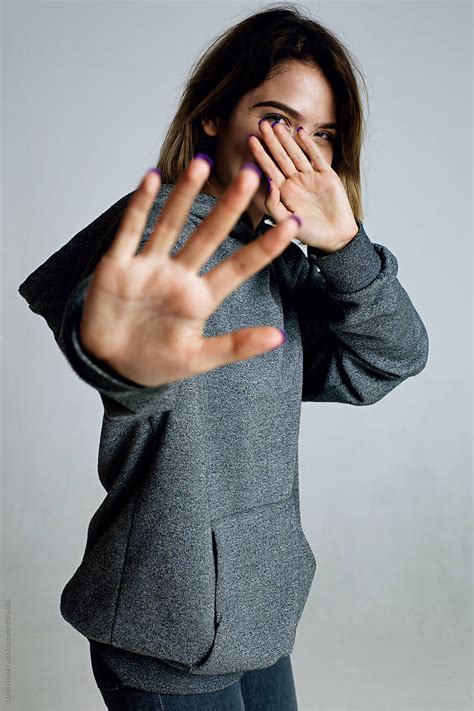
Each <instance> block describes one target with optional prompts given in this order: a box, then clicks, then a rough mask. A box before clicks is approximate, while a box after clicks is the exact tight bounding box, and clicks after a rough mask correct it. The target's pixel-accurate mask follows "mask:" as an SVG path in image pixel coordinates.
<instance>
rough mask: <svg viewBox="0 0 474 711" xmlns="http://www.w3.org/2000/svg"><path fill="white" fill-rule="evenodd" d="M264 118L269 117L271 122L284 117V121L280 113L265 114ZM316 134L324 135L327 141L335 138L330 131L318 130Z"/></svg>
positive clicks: (332, 140) (329, 141)
mask: <svg viewBox="0 0 474 711" xmlns="http://www.w3.org/2000/svg"><path fill="white" fill-rule="evenodd" d="M264 118H266V119H271V120H272V122H273V121H274V120H275V119H284V120H285V121H286V119H285V117H284V116H282V115H281V114H267V115H266V116H264ZM318 134H319V135H324V136H325V140H326V141H327V142H328V143H332V142H334V138H335V137H334V136H333V134H332V133H328V131H318Z"/></svg>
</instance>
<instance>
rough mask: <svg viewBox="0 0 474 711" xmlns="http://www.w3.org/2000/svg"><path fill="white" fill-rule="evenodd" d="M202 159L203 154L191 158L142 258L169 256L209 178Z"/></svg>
mask: <svg viewBox="0 0 474 711" xmlns="http://www.w3.org/2000/svg"><path fill="white" fill-rule="evenodd" d="M204 156H205V154H204V153H198V154H197V155H196V156H194V158H193V159H192V160H191V161H190V163H189V165H188V167H187V168H186V170H185V171H184V173H183V174H182V175H181V176H180V178H179V180H178V181H177V183H176V185H175V186H174V188H173V190H172V192H171V194H170V195H169V197H168V199H167V200H166V203H165V205H164V206H163V208H162V210H161V211H160V214H159V216H158V219H157V221H156V224H155V226H154V228H153V232H152V234H151V236H150V239H149V240H148V241H147V242H146V244H145V246H144V248H143V249H142V252H141V254H142V255H143V256H147V255H150V254H153V255H158V254H160V255H163V256H166V255H169V254H170V252H171V250H172V248H173V246H174V245H175V243H176V240H177V238H178V236H179V234H180V233H181V231H182V229H183V227H184V224H185V222H186V220H187V219H188V216H189V211H190V210H191V207H192V205H193V202H194V200H195V199H196V195H198V193H200V192H201V190H202V188H203V186H204V185H205V183H206V181H207V180H208V178H209V174H210V172H211V166H210V164H209V162H208V160H206V159H205V158H204ZM211 160H212V159H211Z"/></svg>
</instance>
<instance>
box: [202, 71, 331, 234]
mask: <svg viewBox="0 0 474 711" xmlns="http://www.w3.org/2000/svg"><path fill="white" fill-rule="evenodd" d="M281 68H282V69H283V71H281V73H279V74H278V75H276V76H274V77H273V78H272V79H268V80H266V81H265V82H263V84H261V85H260V86H259V87H257V88H256V89H253V90H252V91H250V92H249V93H248V94H245V95H244V96H243V97H242V98H241V99H240V101H239V103H238V104H237V106H236V107H235V110H234V112H233V113H232V115H231V117H230V119H229V122H228V123H227V124H225V125H224V124H222V123H221V122H220V121H219V119H217V121H216V122H214V121H212V120H210V119H208V120H206V119H203V120H202V125H203V129H204V131H205V132H206V133H207V135H208V136H215V137H216V150H215V158H216V160H215V165H214V173H213V175H212V177H211V178H210V180H209V181H208V182H207V183H206V185H205V186H204V188H203V191H204V192H207V193H209V194H211V195H214V196H215V197H221V195H222V194H223V192H224V191H225V189H226V188H227V187H228V186H229V185H230V184H231V183H232V181H233V180H234V178H235V177H236V176H237V174H238V172H239V170H240V168H241V167H242V165H243V163H247V162H250V163H255V164H256V165H258V161H257V159H256V158H255V157H254V155H253V153H252V152H251V150H250V147H249V145H248V143H247V139H246V138H245V137H246V135H247V133H253V134H255V135H256V136H257V137H258V139H259V140H260V142H261V144H262V146H263V148H264V150H265V151H266V153H267V154H268V155H269V156H270V157H271V158H272V160H273V161H274V162H275V163H276V160H275V158H274V157H273V155H272V153H271V151H270V149H269V148H268V147H267V146H266V144H265V142H264V140H263V137H262V136H261V133H260V130H259V127H258V122H259V121H260V119H261V118H266V119H267V120H268V121H269V122H270V123H272V122H273V121H278V122H279V123H283V124H284V125H285V126H286V127H287V129H288V131H289V133H290V134H291V135H292V136H293V138H295V136H296V129H297V128H298V126H304V128H305V129H306V131H308V133H309V134H310V135H311V136H313V138H314V141H315V142H316V143H317V145H318V148H319V149H320V150H321V152H322V154H323V156H324V157H325V159H326V160H327V161H328V163H329V164H331V163H332V158H333V151H334V140H335V135H336V129H335V128H322V124H325V123H335V122H336V104H335V99H334V95H333V91H332V89H331V86H330V84H329V82H328V81H327V80H326V78H325V77H324V76H323V74H322V73H321V71H320V70H319V69H317V68H316V67H315V66H314V65H309V64H305V63H302V62H299V61H297V60H288V61H286V62H284V63H283V64H282V65H281ZM263 102H265V103H264V105H263ZM273 102H279V103H280V104H285V105H286V106H287V107H288V109H287V110H285V109H284V108H282V107H275V106H274V105H273V106H272V105H271V104H272V103H273ZM256 104H262V105H261V106H256ZM290 110H293V112H297V113H299V114H300V117H296V116H294V115H292V113H290ZM295 140H296V138H295ZM259 167H260V168H261V166H259ZM267 185H268V183H267V178H266V176H263V178H262V180H261V181H260V187H259V188H258V190H257V192H256V193H255V195H254V197H253V198H252V201H251V202H250V204H249V206H248V208H247V210H246V211H245V214H247V215H248V217H249V218H250V219H251V220H252V223H253V225H254V228H255V227H256V226H257V225H258V223H259V222H260V221H261V219H262V217H263V216H264V215H265V214H268V213H267V211H266V210H265V204H264V203H265V199H266V197H267V194H268V192H267Z"/></svg>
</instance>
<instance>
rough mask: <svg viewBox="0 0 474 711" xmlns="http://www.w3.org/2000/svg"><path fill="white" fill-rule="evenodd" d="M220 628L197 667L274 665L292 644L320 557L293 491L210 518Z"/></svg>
mask: <svg viewBox="0 0 474 711" xmlns="http://www.w3.org/2000/svg"><path fill="white" fill-rule="evenodd" d="M211 525H212V531H213V536H214V541H215V550H214V555H215V559H216V560H215V562H216V567H217V577H216V597H215V604H216V633H215V638H214V642H213V645H212V647H211V649H210V651H209V652H208V654H207V656H206V657H205V658H204V659H203V660H201V661H200V662H198V663H197V664H195V665H193V666H192V667H191V668H190V669H189V671H190V672H191V673H193V674H227V673H232V672H237V671H247V670H251V669H258V668H263V667H267V666H270V665H271V664H273V663H274V662H276V661H277V659H279V658H280V657H281V656H283V655H288V654H290V653H291V651H292V650H293V645H294V640H295V635H296V628H297V625H298V622H299V619H300V617H301V614H302V612H303V608H304V606H305V603H306V600H307V597H308V594H309V591H310V588H311V583H312V581H313V578H314V575H315V572H316V560H315V557H314V555H313V552H312V550H311V547H310V545H309V543H308V541H307V539H306V537H305V535H304V533H303V530H302V528H301V525H300V522H299V520H298V517H297V515H296V509H295V505H294V501H293V499H292V497H290V498H288V499H285V500H283V501H279V502H276V503H274V504H268V505H265V506H258V507H254V508H252V509H249V510H248V511H244V512H240V513H236V514H231V515H229V516H225V517H223V518H220V519H214V520H213V521H212V522H211Z"/></svg>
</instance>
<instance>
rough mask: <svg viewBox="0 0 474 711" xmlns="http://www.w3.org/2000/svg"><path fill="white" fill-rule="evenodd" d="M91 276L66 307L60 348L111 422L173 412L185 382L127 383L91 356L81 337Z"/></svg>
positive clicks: (83, 280) (74, 293)
mask: <svg viewBox="0 0 474 711" xmlns="http://www.w3.org/2000/svg"><path fill="white" fill-rule="evenodd" d="M91 279H92V274H90V275H89V276H87V277H85V278H84V279H82V281H81V282H80V283H79V285H78V286H77V287H76V289H75V290H74V291H73V293H72V295H71V298H70V299H69V301H68V304H67V306H66V310H65V314H64V319H63V322H62V324H61V329H60V332H59V338H58V345H59V347H60V348H61V350H62V351H63V353H64V355H65V356H66V358H67V360H68V361H69V364H70V365H71V367H72V368H73V370H74V371H75V372H76V373H77V375H78V376H79V377H80V378H81V379H82V380H84V381H85V382H86V383H87V384H88V385H91V386H92V387H93V388H95V389H96V390H97V391H98V392H99V395H100V397H101V400H102V403H103V406H104V412H105V416H106V417H107V418H108V419H120V418H123V417H134V416H135V417H150V416H152V415H158V414H160V413H162V412H165V411H167V410H171V409H172V407H173V404H174V402H175V400H176V397H177V395H178V391H179V387H180V384H181V382H182V380H179V381H175V382H172V383H166V384H164V385H159V386H157V387H147V386H144V385H140V384H139V383H135V382H134V381H132V380H128V378H125V377H124V376H122V375H120V374H119V373H117V372H116V371H114V370H113V369H112V368H111V367H110V366H109V365H108V364H107V363H105V362H104V361H101V360H99V359H98V358H96V357H95V356H93V355H92V354H91V353H89V352H88V351H87V350H86V349H85V347H84V346H83V344H82V343H81V340H80V337H79V325H80V322H81V317H82V308H83V305H84V301H85V297H86V294H87V289H88V287H89V284H90V281H91Z"/></svg>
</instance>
